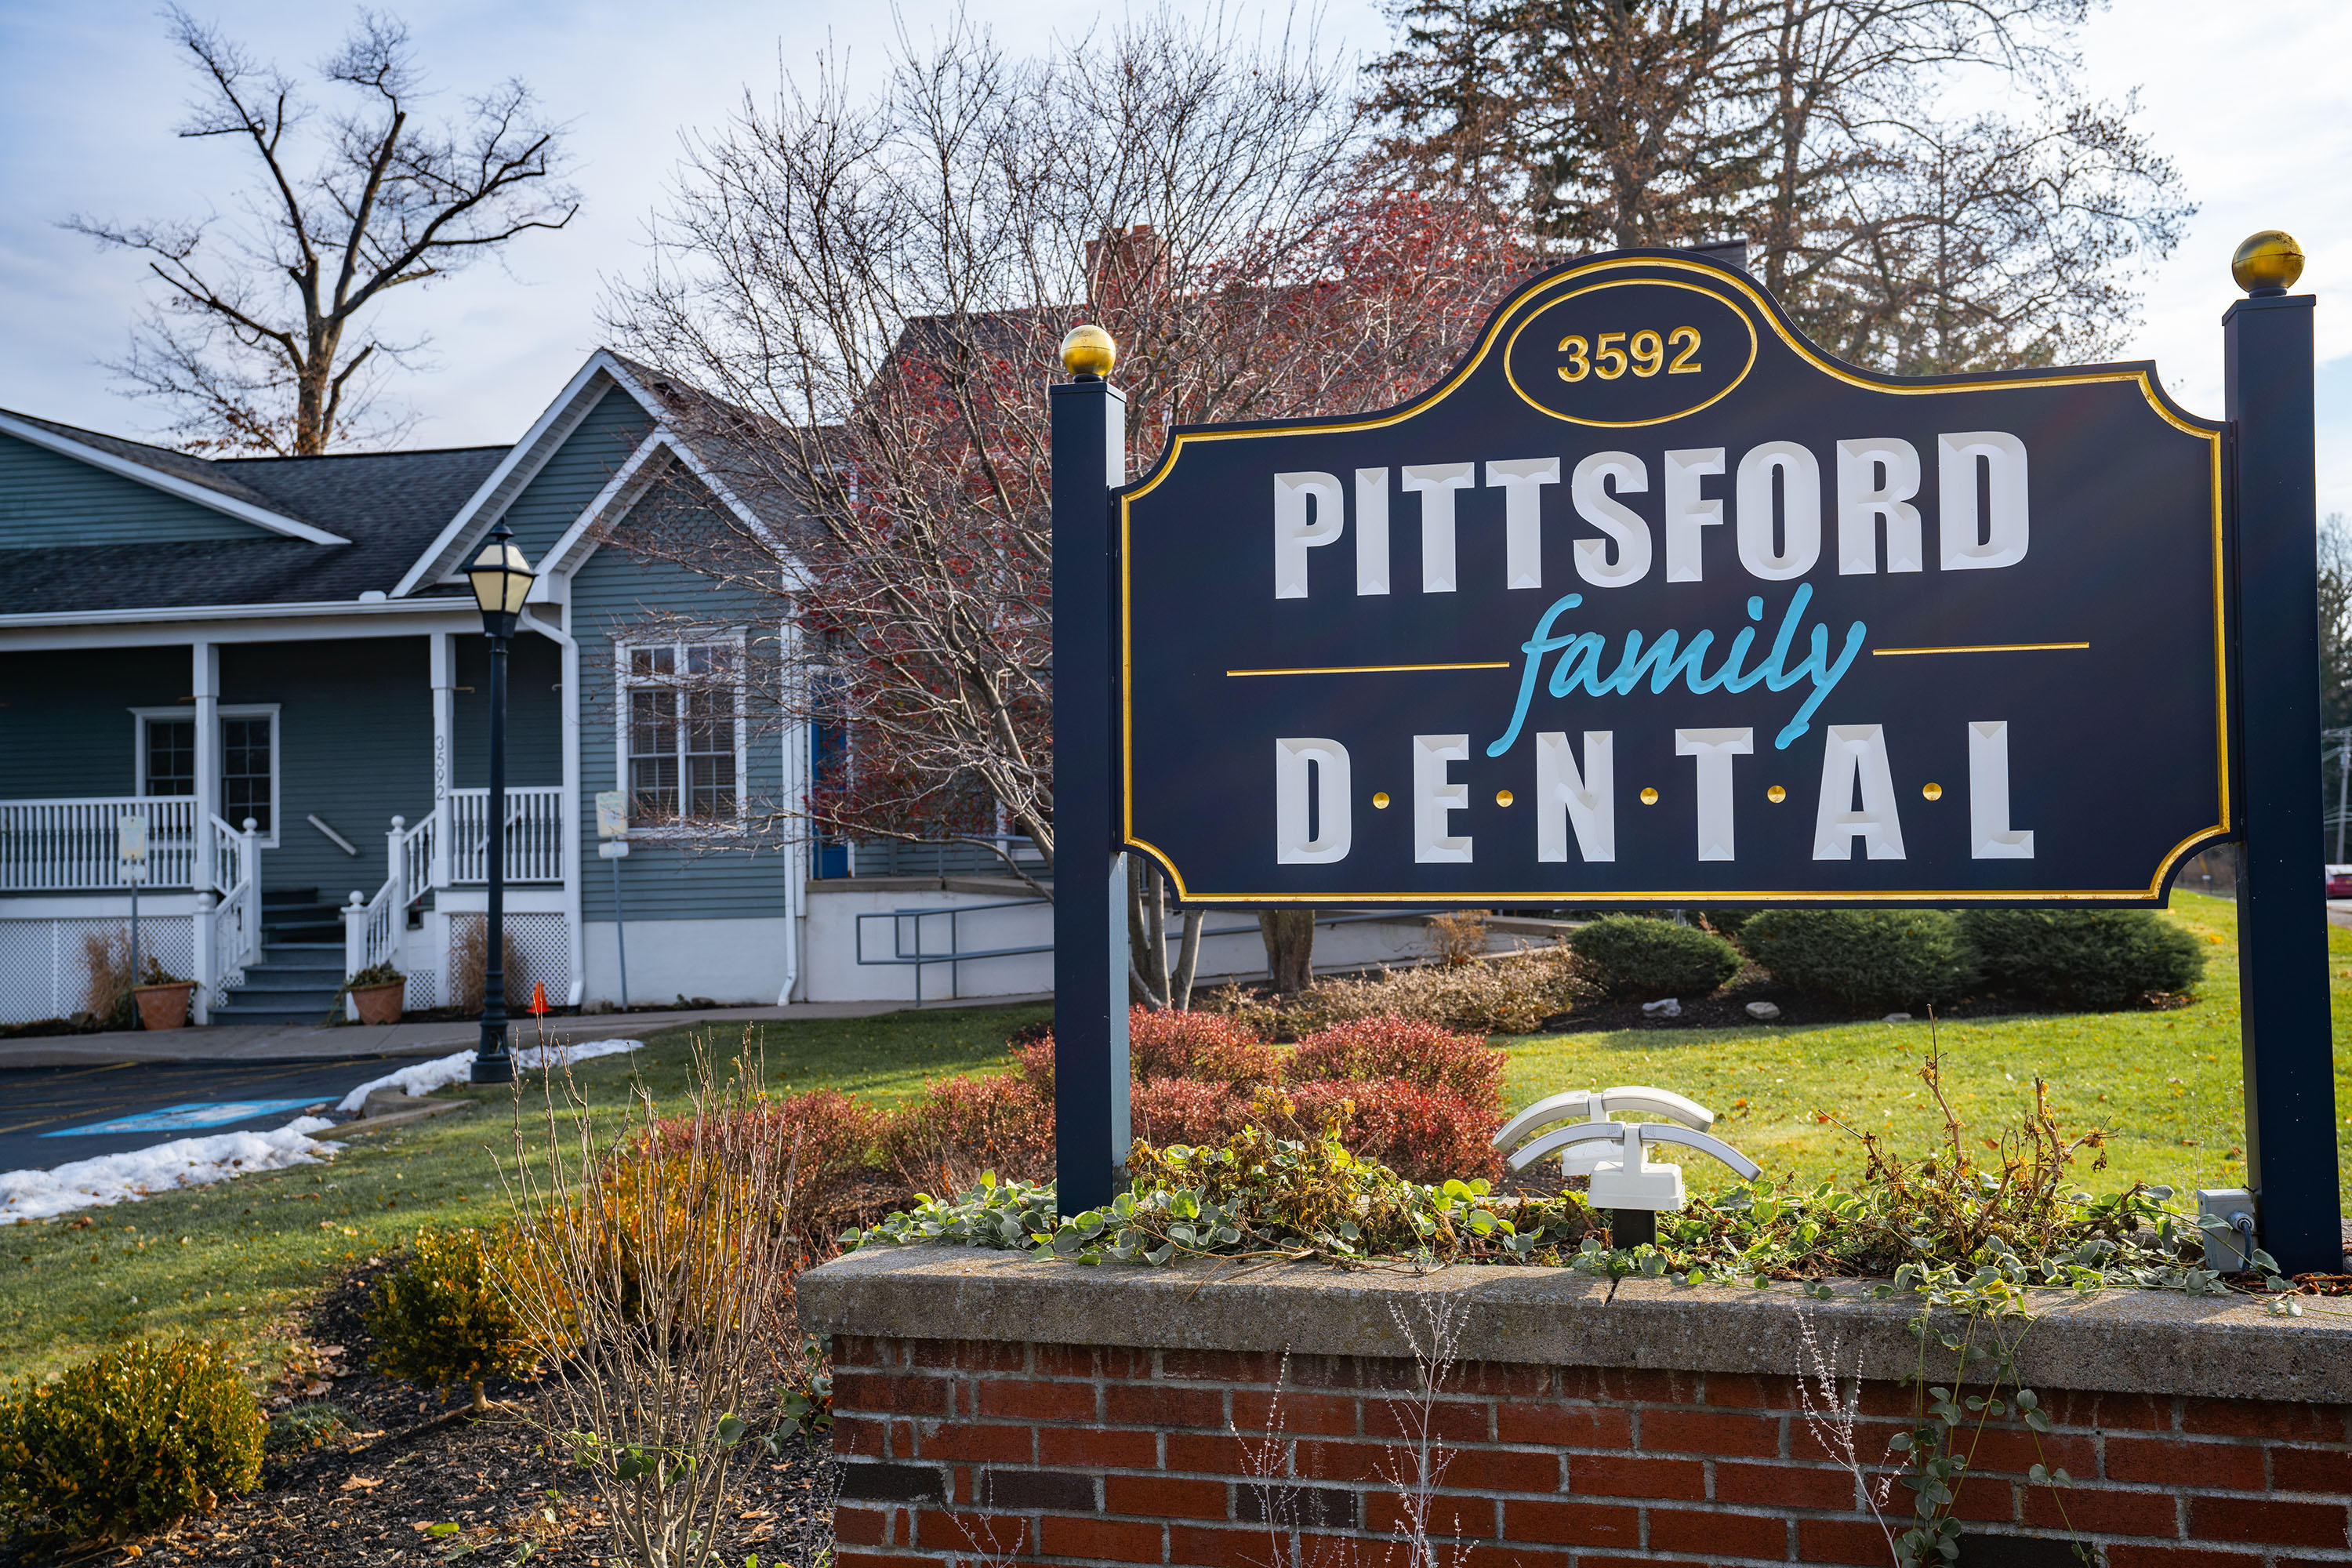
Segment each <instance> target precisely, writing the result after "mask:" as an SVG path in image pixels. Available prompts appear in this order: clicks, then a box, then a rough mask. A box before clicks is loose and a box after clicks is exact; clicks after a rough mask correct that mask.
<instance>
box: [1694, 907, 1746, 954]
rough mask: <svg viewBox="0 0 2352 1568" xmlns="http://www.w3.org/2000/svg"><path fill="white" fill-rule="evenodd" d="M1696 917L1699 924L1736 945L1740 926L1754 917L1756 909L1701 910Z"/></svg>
mask: <svg viewBox="0 0 2352 1568" xmlns="http://www.w3.org/2000/svg"><path fill="white" fill-rule="evenodd" d="M1698 918H1699V923H1700V924H1702V925H1704V926H1706V929H1707V930H1709V931H1713V932H1714V933H1715V934H1716V935H1717V936H1719V937H1721V938H1722V939H1723V940H1724V941H1726V942H1729V943H1731V944H1732V945H1733V946H1735V947H1737V946H1738V945H1739V931H1740V928H1741V927H1743V926H1745V925H1746V924H1747V923H1748V921H1751V920H1754V919H1755V918H1756V911H1755V910H1749V909H1722V910H1699V912H1698Z"/></svg>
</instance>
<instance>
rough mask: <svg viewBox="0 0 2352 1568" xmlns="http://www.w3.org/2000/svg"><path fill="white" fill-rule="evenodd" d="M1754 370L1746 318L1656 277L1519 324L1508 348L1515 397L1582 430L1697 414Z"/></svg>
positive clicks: (1592, 292)
mask: <svg viewBox="0 0 2352 1568" xmlns="http://www.w3.org/2000/svg"><path fill="white" fill-rule="evenodd" d="M1754 363H1756V329H1755V327H1754V326H1753V325H1752V324H1751V323H1750V322H1749V321H1748V313H1747V312H1746V311H1744V310H1740V309H1738V307H1737V306H1735V305H1733V304H1732V303H1731V302H1730V301H1729V300H1726V299H1724V298H1723V297H1722V296H1721V295H1720V294H1717V292H1716V291H1715V290H1713V289H1706V288H1701V287H1698V286H1696V285H1694V284H1688V283H1677V282H1670V281H1666V280H1664V279H1625V280H1623V281H1620V282H1605V283H1596V284H1593V285H1591V286H1590V287H1588V288H1584V289H1576V290H1575V291H1573V292H1571V293H1568V294H1564V295H1562V296H1561V297H1560V298H1559V299H1558V300H1554V301H1553V302H1552V303H1550V304H1549V305H1546V306H1544V307H1543V308H1542V309H1540V310H1537V311H1536V313H1535V314H1534V315H1532V316H1530V317H1528V319H1527V321H1524V322H1522V323H1521V324H1520V325H1519V328H1518V330H1517V331H1514V332H1513V333H1512V334H1511V340H1510V342H1509V344H1508V346H1507V348H1506V349H1505V350H1504V365H1505V372H1506V374H1507V375H1508V377H1509V378H1510V383H1511V385H1512V387H1513V388H1514V389H1515V390H1516V391H1517V393H1518V395H1520V396H1521V397H1524V398H1526V399H1527V400H1528V402H1529V403H1531V404H1533V405H1535V406H1536V407H1538V408H1539V409H1541V410H1543V412H1545V413H1546V414H1549V415H1550V416H1552V417H1554V418H1555V419H1565V420H1568V421H1570V423H1572V424H1577V425H1600V426H1629V425H1657V424H1663V423H1664V422H1665V421H1666V420H1669V419H1678V418H1680V417H1682V416H1684V415H1685V414H1695V413H1696V412H1697V411H1698V410H1700V409H1702V408H1705V407H1706V405H1708V404H1710V403H1713V402H1714V401H1715V400H1716V399H1717V398H1719V397H1721V396H1722V395H1724V394H1725V393H1727V392H1729V391H1730V390H1731V389H1732V388H1733V387H1735V386H1737V385H1738V384H1739V381H1740V378H1741V377H1742V376H1745V375H1746V374H1748V366H1750V365H1752V364H1754Z"/></svg>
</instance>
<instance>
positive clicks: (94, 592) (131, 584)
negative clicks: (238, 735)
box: [0, 431, 508, 616]
mask: <svg viewBox="0 0 2352 1568" xmlns="http://www.w3.org/2000/svg"><path fill="white" fill-rule="evenodd" d="M76 434H77V436H89V435H90V434H92V433H91V432H88V431H82V432H77V433H76ZM101 439H105V440H110V441H112V440H114V438H113V437H101ZM116 445H119V446H121V447H132V448H136V449H138V450H141V451H143V452H148V453H152V452H154V451H156V450H157V448H154V447H144V448H141V447H138V444H137V443H135V442H129V441H120V442H116ZM507 450H508V448H506V447H455V448H448V449H444V450H439V451H423V452H366V453H351V454H346V455H342V456H331V457H320V458H214V459H206V458H191V457H187V456H186V455H185V454H183V453H171V454H167V456H170V457H173V458H178V459H180V461H181V462H182V463H183V464H190V465H198V466H200V472H199V474H198V475H197V476H196V477H194V478H191V479H189V480H188V482H189V483H190V484H192V485H193V484H195V483H196V482H197V479H202V480H204V481H205V483H206V484H207V485H209V486H210V487H212V488H213V489H216V490H217V491H218V492H219V493H221V494H224V495H234V496H236V497H237V498H238V499H239V500H240V501H241V503H242V504H246V505H251V506H255V507H257V508H268V509H272V510H273V514H274V515H281V516H287V517H294V518H317V519H320V520H328V519H331V520H332V521H334V523H335V524H336V525H337V526H338V527H339V528H341V530H343V531H344V534H348V535H349V537H344V535H343V534H328V535H327V538H328V539H329V540H330V541H331V542H327V543H319V542H311V541H310V540H309V539H307V538H304V537H299V536H287V535H284V534H282V533H279V534H277V535H271V534H257V535H256V536H255V537H254V538H252V539H249V540H247V539H228V540H222V539H210V540H184V541H166V542H142V543H121V544H97V545H80V546H72V547H66V548H48V549H37V550H7V551H0V610H4V611H5V615H10V616H16V615H55V614H58V613H60V612H67V611H99V610H133V609H158V610H164V609H185V608H194V607H198V606H206V605H278V604H319V603H332V602H335V601H350V600H355V599H357V598H358V597H359V596H360V595H362V594H364V593H368V592H371V591H373V592H379V593H381V592H383V591H385V590H388V589H390V588H391V587H392V585H393V584H394V583H395V582H397V581H398V580H399V578H400V575H401V573H402V571H403V570H404V568H405V567H406V566H407V565H408V564H409V563H411V562H413V561H415V559H416V554H417V552H418V551H419V550H421V549H423V548H424V546H425V542H427V541H429V540H431V539H432V538H433V537H434V534H435V533H436V531H437V530H438V529H439V528H440V526H441V525H442V523H443V522H444V521H446V519H447V518H448V516H449V514H450V512H451V511H452V510H455V509H456V508H457V506H458V505H459V504H460V503H461V502H462V501H463V500H464V499H465V498H466V497H467V496H468V495H470V494H472V493H473V492H474V490H475V489H477V488H478V487H479V485H480V483H481V481H482V479H483V477H484V476H485V475H487V474H488V472H489V471H490V470H491V469H492V468H494V467H496V466H497V464H498V461H499V458H502V457H504V456H505V455H506V453H507ZM246 497H250V498H252V499H251V500H244V499H243V498H246ZM320 532H324V531H323V530H320Z"/></svg>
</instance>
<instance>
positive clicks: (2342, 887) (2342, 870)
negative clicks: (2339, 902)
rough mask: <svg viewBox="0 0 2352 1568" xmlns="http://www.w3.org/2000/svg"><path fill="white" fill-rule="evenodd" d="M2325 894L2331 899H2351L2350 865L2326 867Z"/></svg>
mask: <svg viewBox="0 0 2352 1568" xmlns="http://www.w3.org/2000/svg"><path fill="white" fill-rule="evenodd" d="M2327 896H2328V897H2329V898H2331V899H2352V866H2330V867H2329V868H2327Z"/></svg>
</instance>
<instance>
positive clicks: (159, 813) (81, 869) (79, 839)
mask: <svg viewBox="0 0 2352 1568" xmlns="http://www.w3.org/2000/svg"><path fill="white" fill-rule="evenodd" d="M134 813H135V814H137V815H139V816H144V817H145V818H146V819H147V879H146V881H145V883H144V884H143V885H144V886H146V887H149V888H186V887H192V886H194V882H195V875H196V801H195V797H194V795H144V796H142V795H86V796H82V797H79V798H77V799H71V800H62V799H60V800H0V893H46V892H113V891H115V890H117V889H121V887H122V886H123V881H122V867H121V861H120V860H119V859H117V858H116V850H117V847H118V845H119V834H120V832H121V827H120V820H121V818H122V817H124V816H130V815H132V814H134Z"/></svg>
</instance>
